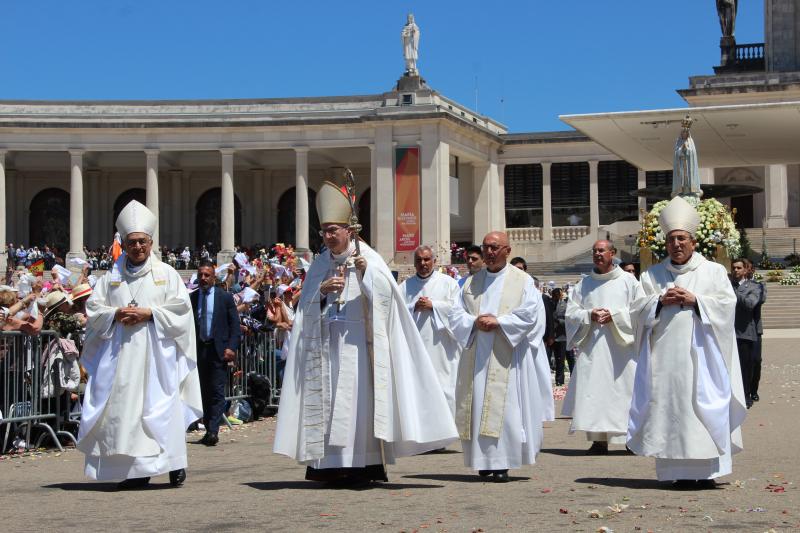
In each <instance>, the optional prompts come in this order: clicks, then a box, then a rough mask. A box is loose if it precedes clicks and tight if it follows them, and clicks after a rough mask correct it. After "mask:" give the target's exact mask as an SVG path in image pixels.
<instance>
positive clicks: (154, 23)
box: [0, 0, 764, 132]
mask: <svg viewBox="0 0 800 533" xmlns="http://www.w3.org/2000/svg"><path fill="white" fill-rule="evenodd" d="M763 9H764V8H763V2H761V1H745V2H740V6H739V19H738V21H737V31H736V35H737V41H738V42H740V43H748V42H763V40H764V37H763ZM407 12H413V13H414V15H415V17H416V19H417V24H418V25H419V26H420V29H421V33H422V35H421V41H420V60H419V69H420V71H421V73H422V75H423V77H425V78H426V79H427V81H428V83H429V84H430V85H431V86H432V87H433V88H435V89H437V90H438V91H440V92H441V93H443V94H445V95H446V96H448V97H450V98H453V99H455V100H457V101H459V102H461V103H463V104H465V105H468V106H470V107H473V108H474V107H475V101H476V95H475V93H476V91H475V87H476V85H477V88H478V91H477V102H478V104H477V105H478V110H479V111H480V112H481V113H484V114H487V115H489V116H491V117H493V118H495V119H497V120H500V121H502V122H504V123H505V124H507V125H508V126H509V128H510V130H511V131H514V132H521V131H548V130H563V129H567V126H566V125H565V124H563V123H562V122H561V121H559V120H558V115H560V114H572V113H590V112H602V111H623V110H634V109H652V108H662V107H684V106H685V103H684V102H683V100H682V99H681V98H680V97H679V96H678V95H677V94H676V93H675V89H677V88H683V87H686V85H687V83H688V77H689V76H690V75H696V74H708V73H711V72H712V66H713V65H716V64H718V62H719V36H720V30H719V23H718V21H717V15H716V8H715V2H714V1H712V0H672V1H668V2H666V1H654V0H555V1H544V0H527V1H510V0H507V1H487V0H482V1H477V0H461V1H437V0H427V1H402V0H401V1H394V2H388V1H385V0H372V1H365V0H362V1H346V0H341V1H338V2H331V1H317V0H306V1H295V2H287V1H283V2H277V1H268V0H261V1H254V0H247V1H245V0H224V1H223V0H217V1H210V0H192V1H190V0H159V1H153V0H137V1H128V0H105V1H100V0H73V1H69V2H66V1H63V0H46V1H45V0H43V1H38V0H6V1H5V2H4V7H3V18H2V31H0V99H46V100H54V99H201V98H277V97H287V96H330V95H348V94H371V93H380V92H383V91H385V90H389V89H390V88H391V87H392V86H393V84H394V82H395V81H396V80H397V78H398V77H399V76H400V74H402V71H403V58H402V50H401V45H400V29H401V28H402V26H403V24H404V23H405V15H406V13H407Z"/></svg>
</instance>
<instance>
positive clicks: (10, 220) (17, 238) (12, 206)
mask: <svg viewBox="0 0 800 533" xmlns="http://www.w3.org/2000/svg"><path fill="white" fill-rule="evenodd" d="M4 168H5V166H4ZM5 173H6V179H5V181H4V183H5V186H6V203H5V204H2V205H0V208H2V209H5V220H6V239H8V241H11V242H13V243H14V246H15V247H17V246H19V244H20V243H21V242H22V241H27V240H28V235H23V232H22V231H21V225H20V224H19V221H18V220H17V215H18V212H20V211H22V212H23V213H24V212H26V211H27V210H28V208H29V207H30V205H25V206H19V205H18V204H17V202H16V201H15V198H17V171H16V170H12V169H6V171H5ZM19 196H20V197H22V196H23V195H22V194H20V195H19ZM23 237H24V238H23ZM6 244H8V242H6Z"/></svg>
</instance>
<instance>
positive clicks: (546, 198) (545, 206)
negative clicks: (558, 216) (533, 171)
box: [542, 161, 553, 241]
mask: <svg viewBox="0 0 800 533" xmlns="http://www.w3.org/2000/svg"><path fill="white" fill-rule="evenodd" d="M552 166H553V163H551V162H550V161H543V162H542V240H543V241H552V240H553V199H552V195H551V192H550V191H551V189H550V180H551V178H550V169H551V167H552Z"/></svg>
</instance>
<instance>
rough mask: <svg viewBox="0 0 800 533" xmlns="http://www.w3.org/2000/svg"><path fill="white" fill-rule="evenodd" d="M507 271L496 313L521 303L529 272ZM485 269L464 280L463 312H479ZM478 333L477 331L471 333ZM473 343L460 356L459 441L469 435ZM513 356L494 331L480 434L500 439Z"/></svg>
mask: <svg viewBox="0 0 800 533" xmlns="http://www.w3.org/2000/svg"><path fill="white" fill-rule="evenodd" d="M506 268H507V269H508V272H507V273H506V275H505V277H504V279H503V287H502V291H503V292H502V295H501V296H500V305H499V307H498V310H497V316H498V317H501V316H503V315H507V314H509V313H511V312H512V311H513V310H514V309H516V308H517V307H519V305H520V303H522V297H523V294H524V292H525V283H526V282H527V279H528V275H527V274H525V273H524V272H523V271H521V270H519V269H517V268H515V267H512V266H507V267H506ZM486 278H487V275H486V270H485V269H484V270H481V271H480V272H478V273H477V274H475V275H473V276H470V277H469V278H468V279H467V281H466V282H465V283H464V289H463V299H464V307H465V309H466V311H467V312H468V313H469V314H471V315H473V316H476V317H477V316H478V315H480V314H481V312H480V310H481V297H482V296H483V294H484V292H485V291H486V288H487V287H486ZM474 335H477V332H474ZM475 350H476V342H475V339H474V337H473V339H472V342H470V344H469V346H468V347H467V349H466V350H464V352H463V353H462V355H461V360H460V361H459V364H458V379H457V381H456V426H457V428H458V432H459V436H460V438H461V439H462V440H470V439H471V438H472V393H473V379H474V375H475V355H476V353H475ZM513 358H514V348H513V346H511V343H509V342H508V339H506V336H505V335H504V334H503V332H502V331H501V330H499V329H497V330H495V332H494V344H493V345H492V354H491V356H490V358H489V369H488V373H487V376H486V389H485V394H484V398H483V409H482V411H481V427H480V435H483V436H486V437H494V438H500V433H501V431H502V430H503V418H504V415H505V406H506V396H508V376H509V371H510V369H511V363H512V361H513Z"/></svg>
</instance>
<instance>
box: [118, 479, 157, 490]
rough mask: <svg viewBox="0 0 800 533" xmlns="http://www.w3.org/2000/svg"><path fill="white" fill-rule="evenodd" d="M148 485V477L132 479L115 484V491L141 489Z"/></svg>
mask: <svg viewBox="0 0 800 533" xmlns="http://www.w3.org/2000/svg"><path fill="white" fill-rule="evenodd" d="M149 484H150V478H149V477H134V478H131V479H126V480H125V481H120V482H119V483H117V490H131V489H143V488H145V487H146V486H148V485H149Z"/></svg>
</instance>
